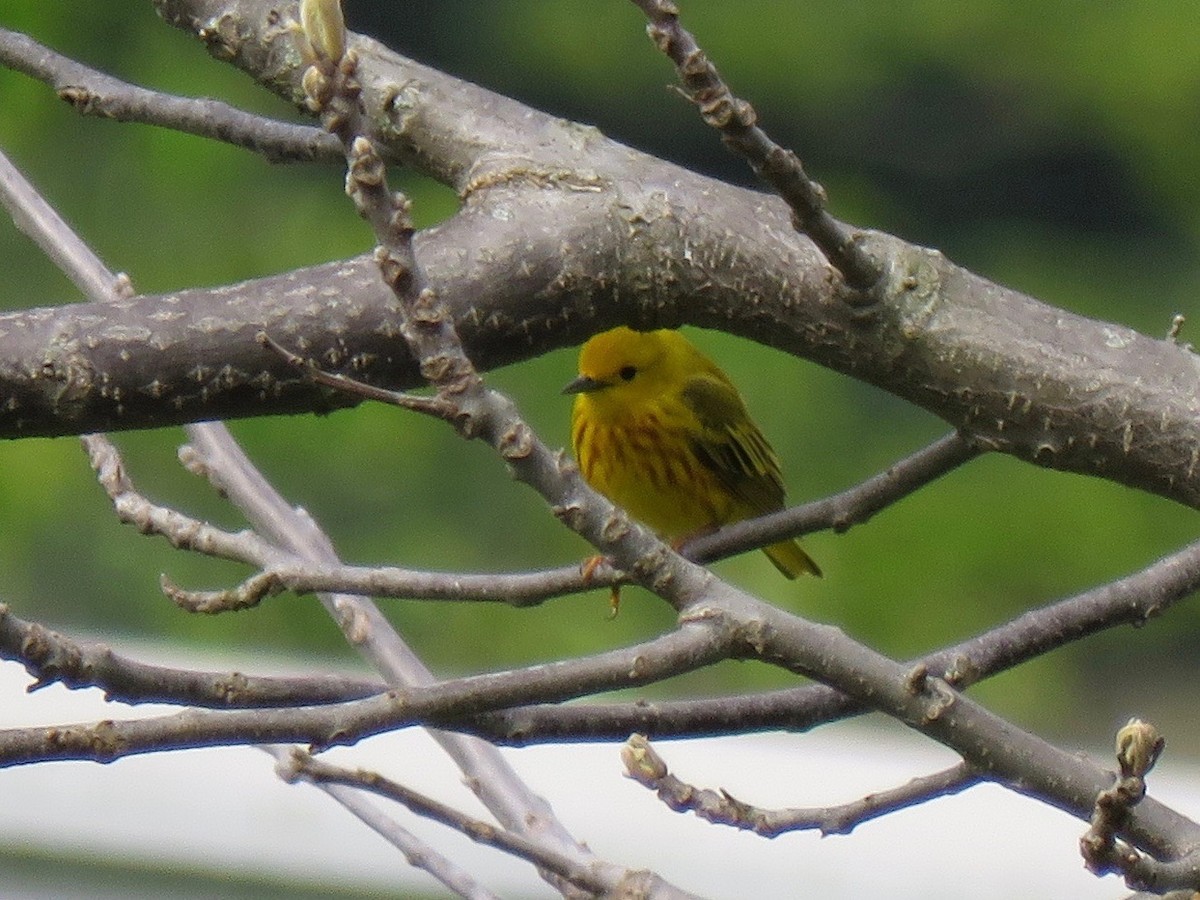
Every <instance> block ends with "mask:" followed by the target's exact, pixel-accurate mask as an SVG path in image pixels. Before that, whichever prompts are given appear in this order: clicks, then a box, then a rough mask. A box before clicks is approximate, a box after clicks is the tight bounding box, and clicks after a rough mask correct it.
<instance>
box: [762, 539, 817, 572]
mask: <svg viewBox="0 0 1200 900" xmlns="http://www.w3.org/2000/svg"><path fill="white" fill-rule="evenodd" d="M763 553H765V554H767V559H769V560H771V562H773V563H775V568H777V569H778V570H779V571H780V572H782V573H783V574H784V575H786V576H787V577H788V578H795V577H796V576H797V575H815V576H817V577H818V578H820V577H821V568H820V566H818V565H817V564H816V563H815V562H813V561H812V557H810V556H809V555H808V554H807V553H805V552H804V550H803V549H802V548H801V547H800V545H799V544H797V543H796V542H795V541H783V542H781V543H778V544H772V545H771V546H769V547H763Z"/></svg>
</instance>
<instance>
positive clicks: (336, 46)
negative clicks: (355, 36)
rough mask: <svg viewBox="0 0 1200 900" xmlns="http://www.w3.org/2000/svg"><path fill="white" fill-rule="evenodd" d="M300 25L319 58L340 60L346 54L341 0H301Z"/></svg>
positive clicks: (344, 25) (344, 24) (333, 60)
mask: <svg viewBox="0 0 1200 900" xmlns="http://www.w3.org/2000/svg"><path fill="white" fill-rule="evenodd" d="M300 26H301V27H302V28H303V29H304V36H305V37H306V38H308V43H309V45H310V46H311V47H312V49H313V52H314V53H315V55H316V56H317V58H318V59H328V60H330V61H332V62H338V61H339V60H340V59H341V58H342V56H343V54H345V52H346V21H345V19H344V18H343V17H342V4H341V0H300Z"/></svg>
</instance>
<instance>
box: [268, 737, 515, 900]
mask: <svg viewBox="0 0 1200 900" xmlns="http://www.w3.org/2000/svg"><path fill="white" fill-rule="evenodd" d="M259 749H261V750H263V751H264V752H265V753H267V754H269V755H270V756H271V757H273V758H274V760H275V762H276V766H275V772H276V774H277V775H279V777H280V778H282V779H283V780H284V781H286V782H288V783H289V784H290V783H293V782H295V781H297V780H303V781H307V782H308V783H309V784H311V785H313V786H314V787H316V788H317V789H319V790H321V791H324V792H325V793H326V794H328V795H329V796H330V797H332V798H333V799H335V800H336V801H337V802H338V803H340V804H341V805H342V806H344V807H345V808H346V809H347V810H349V811H350V812H351V813H352V814H353V815H355V816H357V817H358V818H359V820H361V821H362V822H364V823H366V825H367V826H368V827H369V828H370V829H371V830H372V831H374V832H376V833H377V834H379V835H381V836H382V837H383V839H384V840H386V841H387V842H388V843H390V844H391V845H392V846H393V847H395V848H396V849H397V850H399V851H400V852H401V853H403V854H404V858H405V859H407V860H408V863H409V865H411V866H413V867H414V868H418V869H423V870H425V871H426V872H428V873H429V874H430V875H432V876H433V877H434V878H436V879H437V880H438V881H440V882H441V883H442V884H444V885H445V886H446V887H447V888H449V889H450V890H451V891H453V892H454V893H455V894H457V895H458V896H460V897H465V898H468V900H498V898H497V897H496V895H494V894H493V893H492V892H491V891H489V890H487V888H485V887H483V885H481V884H480V883H479V882H478V881H477V880H476V879H475V878H474V877H473V876H472V875H471V873H470V872H467V871H466V870H465V869H463V868H461V867H460V866H459V865H458V864H457V863H455V862H454V861H453V860H451V859H448V858H446V857H445V856H443V855H442V854H441V853H438V852H437V851H436V850H434V849H433V847H431V846H430V845H429V844H427V843H426V842H425V841H423V840H421V839H420V838H418V837H417V836H416V835H414V834H413V833H412V832H411V831H409V830H408V829H407V828H404V827H402V826H401V825H400V823H398V822H396V821H395V820H394V819H392V818H391V817H390V816H388V815H386V814H385V813H384V812H383V811H382V810H380V809H379V808H378V807H377V806H376V805H375V804H374V803H372V802H371V801H370V800H369V799H368V798H367V797H365V796H364V794H363V791H362V790H361V789H359V788H358V787H357V786H347V785H343V784H339V783H337V782H335V781H330V780H325V779H321V778H319V777H313V776H309V774H308V773H307V772H306V771H304V766H303V763H302V762H298V760H309V761H313V762H315V760H313V759H312V756H310V755H309V754H307V753H306V752H305V751H303V750H301V749H299V748H297V747H280V746H277V745H267V746H261V747H260V748H259Z"/></svg>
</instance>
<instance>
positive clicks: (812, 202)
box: [633, 0, 882, 292]
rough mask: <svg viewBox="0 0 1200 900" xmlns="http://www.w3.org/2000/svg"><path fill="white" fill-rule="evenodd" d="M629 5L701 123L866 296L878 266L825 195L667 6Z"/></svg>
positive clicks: (653, 0) (663, 2)
mask: <svg viewBox="0 0 1200 900" xmlns="http://www.w3.org/2000/svg"><path fill="white" fill-rule="evenodd" d="M633 2H634V3H635V4H636V5H637V6H638V7H639V8H640V9H641V10H642V12H644V13H645V14H646V17H647V18H648V19H649V20H650V25H649V26H648V28H647V30H648V32H649V34H650V37H651V39H652V40H653V41H654V43H655V44H656V45H657V46H658V49H659V50H661V51H662V52H663V53H665V54H666V55H667V56H668V57H669V58H670V59H671V61H672V62H673V63H675V68H676V69H678V71H679V78H680V80H681V81H682V82H683V88H684V91H685V92H686V93H687V95H688V97H689V98H690V99H691V101H692V102H693V103H695V104H696V106H697V107H698V108H699V110H700V114H701V116H702V117H703V118H704V121H705V122H706V123H707V124H709V125H711V126H712V127H713V128H715V129H717V130H718V131H719V132H720V133H721V139H722V140H723V141H724V142H725V146H727V147H729V148H730V149H731V150H733V151H734V152H735V153H737V154H738V155H740V156H741V157H743V158H744V159H745V160H746V162H748V163H749V164H750V167H751V168H752V169H754V171H755V173H757V174H758V176H759V177H761V178H762V179H763V180H764V181H766V182H767V184H769V185H771V187H773V188H774V189H775V191H776V192H777V193H778V194H779V196H780V197H782V198H783V199H784V200H785V201H786V202H787V204H788V206H790V207H791V209H792V217H793V223H794V224H795V226H796V229H797V230H799V231H802V232H803V233H804V234H806V235H808V236H809V237H810V238H811V239H812V241H813V243H815V244H816V245H817V246H818V247H820V248H821V251H822V252H823V253H824V254H825V257H826V258H827V259H828V260H829V262H830V263H832V264H833V266H834V267H835V268H836V269H837V270H838V271H839V272H841V273H842V276H843V277H844V278H845V279H846V283H847V284H848V285H850V287H852V288H854V289H855V290H857V291H860V292H866V291H868V290H869V289H870V288H871V287H872V286H873V285H874V284H875V283H876V282H877V281H879V278H880V275H881V274H882V268H881V266H880V264H879V262H878V261H877V260H875V259H874V258H872V257H871V256H870V255H869V254H868V253H867V252H866V251H865V250H864V249H863V247H862V244H861V243H860V242H859V233H858V232H857V231H856V230H855V229H853V228H851V227H849V226H848V225H846V224H845V223H843V222H839V221H838V220H837V219H835V218H834V217H833V216H831V215H830V214H829V212H828V211H827V210H826V209H825V203H826V197H825V189H824V188H823V187H821V185H819V184H817V182H815V181H813V180H812V179H811V178H809V177H808V175H807V174H806V173H805V171H804V167H803V166H802V165H801V164H800V160H799V158H798V157H797V156H796V154H795V153H793V152H792V151H790V150H785V149H784V148H783V147H780V146H779V145H778V144H776V143H775V142H774V141H773V140H771V138H770V137H768V136H767V133H766V132H765V131H763V130H762V129H761V128H759V127H758V125H757V124H755V123H756V122H757V119H758V116H757V114H756V113H755V111H754V107H752V106H751V105H750V104H749V103H748V102H746V101H745V100H742V99H740V98H739V97H736V96H734V94H733V92H732V91H730V90H729V87H728V86H727V85H726V84H725V82H724V81H722V80H721V76H720V74H718V72H717V68H716V66H714V65H713V64H712V63H711V62H710V61H709V59H708V56H707V55H706V54H705V53H704V51H703V50H701V49H700V46H699V45H698V44H697V43H696V39H695V38H694V37H693V36H692V35H691V33H690V32H688V31H687V30H686V29H685V28H684V27H683V26H682V25H680V24H679V9H678V7H677V6H676V5H675V3H674V2H673V0H633Z"/></svg>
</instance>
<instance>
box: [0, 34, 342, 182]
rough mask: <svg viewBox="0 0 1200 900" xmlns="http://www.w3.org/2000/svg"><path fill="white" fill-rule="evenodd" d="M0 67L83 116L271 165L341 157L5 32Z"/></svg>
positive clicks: (312, 135) (330, 147) (234, 112)
mask: <svg viewBox="0 0 1200 900" xmlns="http://www.w3.org/2000/svg"><path fill="white" fill-rule="evenodd" d="M0 65H4V66H7V67H8V68H10V69H15V70H16V71H18V72H24V73H25V74H26V75H28V76H30V77H31V78H36V79H38V80H39V81H42V82H45V83H46V84H48V85H49V86H50V87H52V88H54V90H55V91H56V92H57V93H58V96H59V97H60V98H62V99H63V100H65V101H67V102H68V103H70V104H71V105H72V106H73V107H75V109H76V111H78V112H80V113H82V114H83V115H90V116H103V117H104V118H108V119H116V120H117V121H120V122H141V123H143V124H146V125H158V126H161V127H163V128H170V129H172V130H174V131H183V132H187V133H188V134H195V135H198V136H200V137H207V138H212V139H213V140H217V141H223V142H225V143H229V144H233V145H235V146H238V147H244V148H245V149H247V150H252V151H254V152H255V153H261V154H262V155H263V156H265V157H266V158H267V159H269V160H270V161H271V162H310V161H314V160H322V161H326V162H329V161H334V160H340V159H341V157H342V153H341V147H340V146H339V145H338V142H337V140H336V139H335V138H334V137H333V136H332V135H330V134H327V133H326V132H324V131H322V130H321V129H320V128H314V127H313V126H311V125H298V124H293V123H290V122H280V121H277V120H275V119H268V118H266V117H265V116H256V115H253V114H251V113H248V112H244V111H242V110H240V109H237V108H236V107H233V106H230V105H229V104H228V103H222V102H221V101H219V100H207V99H195V98H191V97H175V96H172V95H170V94H164V93H162V92H161V91H152V90H147V89H146V88H141V87H137V86H136V85H132V84H128V83H127V82H124V81H121V80H120V79H118V78H113V77H112V76H111V75H106V74H105V73H103V72H99V71H97V70H95V69H92V68H89V67H88V66H85V65H83V64H82V63H79V62H76V61H75V60H73V59H70V58H69V57H66V56H63V55H62V54H60V53H56V52H55V51H53V50H51V49H50V48H49V47H46V46H45V45H43V44H39V43H38V42H37V41H35V40H33V39H32V38H30V37H28V36H27V35H24V34H21V33H19V32H16V31H10V30H8V29H6V28H0Z"/></svg>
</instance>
